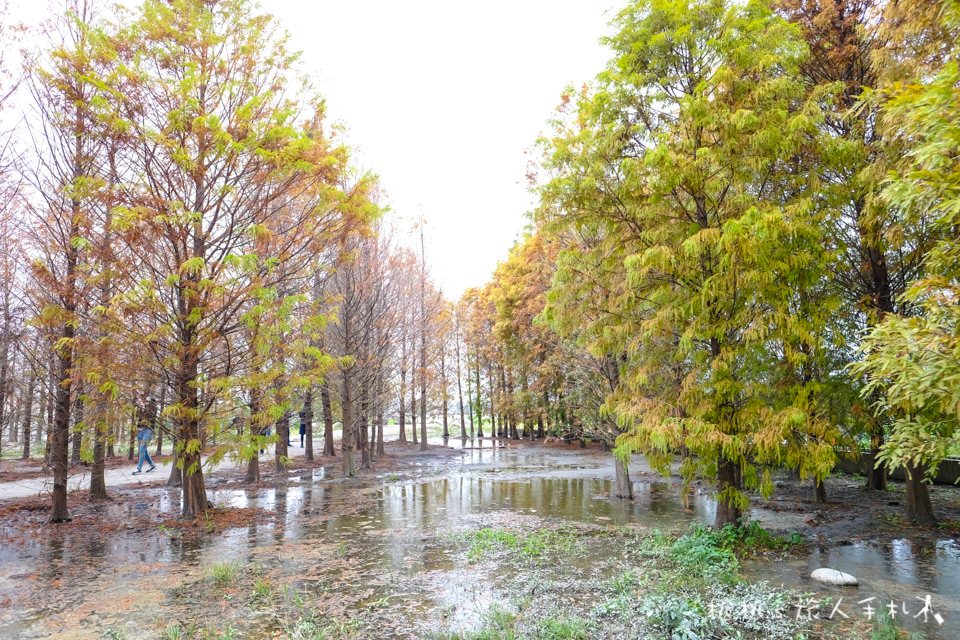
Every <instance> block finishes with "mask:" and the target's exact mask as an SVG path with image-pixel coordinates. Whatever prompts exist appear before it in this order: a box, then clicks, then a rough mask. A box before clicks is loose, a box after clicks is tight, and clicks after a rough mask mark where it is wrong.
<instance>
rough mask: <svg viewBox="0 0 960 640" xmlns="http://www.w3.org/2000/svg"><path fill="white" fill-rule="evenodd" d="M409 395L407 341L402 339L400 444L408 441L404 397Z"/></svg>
mask: <svg viewBox="0 0 960 640" xmlns="http://www.w3.org/2000/svg"><path fill="white" fill-rule="evenodd" d="M406 393H407V341H406V340H405V339H404V338H403V336H401V338H400V442H406V441H407V430H406V426H407V416H406V410H407V409H406V406H405V403H406V401H407V399H406V398H405V397H404V396H405V395H406Z"/></svg>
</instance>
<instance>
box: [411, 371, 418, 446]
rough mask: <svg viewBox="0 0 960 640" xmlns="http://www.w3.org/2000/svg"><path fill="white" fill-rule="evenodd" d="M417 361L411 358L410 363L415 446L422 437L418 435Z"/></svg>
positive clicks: (412, 435)
mask: <svg viewBox="0 0 960 640" xmlns="http://www.w3.org/2000/svg"><path fill="white" fill-rule="evenodd" d="M416 363H417V359H416V357H413V356H411V363H410V434H411V440H412V441H413V444H418V442H419V440H420V436H418V435H417V375H416V371H417V367H416Z"/></svg>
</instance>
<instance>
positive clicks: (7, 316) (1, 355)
mask: <svg viewBox="0 0 960 640" xmlns="http://www.w3.org/2000/svg"><path fill="white" fill-rule="evenodd" d="M4 284H5V285H7V284H9V283H4ZM71 284H72V283H71ZM12 321H13V313H12V311H11V309H10V290H9V288H7V289H6V290H5V291H4V292H3V333H0V452H2V451H3V424H4V421H5V420H6V415H5V413H4V412H5V411H6V407H7V389H8V388H9V379H8V378H9V373H10V341H11V332H10V323H11V322H12Z"/></svg>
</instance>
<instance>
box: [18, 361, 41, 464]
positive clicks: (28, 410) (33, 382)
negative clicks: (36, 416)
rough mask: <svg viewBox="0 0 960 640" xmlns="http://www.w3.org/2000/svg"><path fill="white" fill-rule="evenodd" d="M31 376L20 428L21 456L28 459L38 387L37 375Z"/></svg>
mask: <svg viewBox="0 0 960 640" xmlns="http://www.w3.org/2000/svg"><path fill="white" fill-rule="evenodd" d="M27 375H28V376H29V377H30V380H29V382H27V397H26V398H25V399H24V400H25V402H24V408H23V424H22V425H21V427H20V430H21V431H23V454H22V455H21V456H20V457H21V458H22V459H24V460H26V459H27V458H29V457H30V420H31V419H32V414H33V396H34V392H35V391H36V388H37V376H35V375H32V374H29V373H28V374H27Z"/></svg>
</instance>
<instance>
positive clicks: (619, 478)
mask: <svg viewBox="0 0 960 640" xmlns="http://www.w3.org/2000/svg"><path fill="white" fill-rule="evenodd" d="M613 466H614V469H615V470H616V485H615V487H614V494H613V497H614V498H617V499H618V500H633V483H631V482H630V468H629V466H628V465H627V463H626V462H624V461H623V460H621V459H620V458H619V457H618V456H614V457H613Z"/></svg>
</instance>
